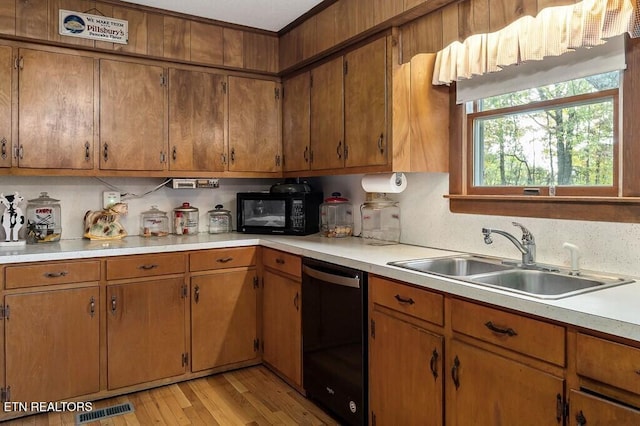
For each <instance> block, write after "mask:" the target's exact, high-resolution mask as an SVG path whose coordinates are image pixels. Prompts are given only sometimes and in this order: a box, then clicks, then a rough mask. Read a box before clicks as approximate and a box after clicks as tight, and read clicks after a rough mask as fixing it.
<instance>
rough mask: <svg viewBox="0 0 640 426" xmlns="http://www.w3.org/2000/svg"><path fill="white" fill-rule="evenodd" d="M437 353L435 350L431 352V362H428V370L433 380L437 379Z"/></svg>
mask: <svg viewBox="0 0 640 426" xmlns="http://www.w3.org/2000/svg"><path fill="white" fill-rule="evenodd" d="M438 358H439V355H438V351H437V350H436V349H434V350H433V353H432V354H431V360H430V361H429V369H430V370H431V374H433V378H434V379H437V378H438Z"/></svg>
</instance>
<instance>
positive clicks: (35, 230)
mask: <svg viewBox="0 0 640 426" xmlns="http://www.w3.org/2000/svg"><path fill="white" fill-rule="evenodd" d="M61 218H62V212H61V209H60V200H56V199H55V198H51V197H49V195H48V194H47V193H46V192H41V193H40V196H39V197H38V198H34V199H33V200H28V202H27V237H26V240H27V242H28V243H29V244H35V243H47V242H54V241H59V240H60V237H61V235H62V224H61Z"/></svg>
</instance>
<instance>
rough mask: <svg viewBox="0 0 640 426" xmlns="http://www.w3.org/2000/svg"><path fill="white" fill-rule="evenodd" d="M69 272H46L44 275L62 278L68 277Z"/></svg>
mask: <svg viewBox="0 0 640 426" xmlns="http://www.w3.org/2000/svg"><path fill="white" fill-rule="evenodd" d="M67 274H69V273H68V272H67V271H60V272H47V273H46V274H44V276H45V278H62V277H66V276H67Z"/></svg>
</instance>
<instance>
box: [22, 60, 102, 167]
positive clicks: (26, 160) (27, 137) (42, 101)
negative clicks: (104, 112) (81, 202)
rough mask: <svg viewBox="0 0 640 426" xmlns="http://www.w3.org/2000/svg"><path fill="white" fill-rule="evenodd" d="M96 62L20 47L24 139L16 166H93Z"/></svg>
mask: <svg viewBox="0 0 640 426" xmlns="http://www.w3.org/2000/svg"><path fill="white" fill-rule="evenodd" d="M94 62H95V60H94V59H93V58H88V57H84V56H78V55H71V54H64V53H54V52H44V51H39V50H31V49H20V52H19V59H18V64H19V77H18V78H19V80H18V81H19V93H18V96H19V99H20V101H19V112H18V116H19V118H20V121H19V127H18V134H19V135H20V140H19V145H18V147H17V151H15V152H14V155H15V156H16V157H17V164H14V166H15V165H17V166H19V167H27V168H55V169H93V167H94V165H93V139H94V137H93V134H94ZM45 71H46V72H45ZM52 82H55V84H52Z"/></svg>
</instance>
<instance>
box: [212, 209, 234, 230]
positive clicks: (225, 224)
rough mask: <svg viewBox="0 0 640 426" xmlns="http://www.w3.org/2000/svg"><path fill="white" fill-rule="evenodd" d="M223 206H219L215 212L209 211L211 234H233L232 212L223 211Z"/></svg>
mask: <svg viewBox="0 0 640 426" xmlns="http://www.w3.org/2000/svg"><path fill="white" fill-rule="evenodd" d="M223 207H224V206H223V205H222V204H218V205H216V207H215V210H209V213H208V214H209V233H210V234H222V233H225V232H231V212H230V211H229V210H225V209H223Z"/></svg>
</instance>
